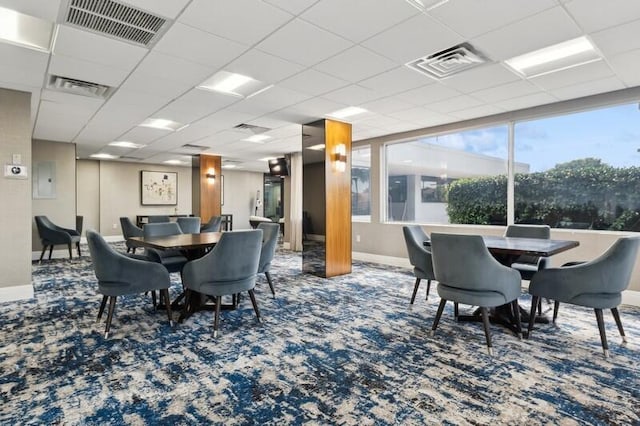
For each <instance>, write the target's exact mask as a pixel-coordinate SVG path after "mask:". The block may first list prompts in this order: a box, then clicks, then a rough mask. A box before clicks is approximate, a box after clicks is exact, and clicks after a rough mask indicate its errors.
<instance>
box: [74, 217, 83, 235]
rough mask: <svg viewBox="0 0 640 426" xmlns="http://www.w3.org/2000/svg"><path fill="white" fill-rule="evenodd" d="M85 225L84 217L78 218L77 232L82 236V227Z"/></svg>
mask: <svg viewBox="0 0 640 426" xmlns="http://www.w3.org/2000/svg"><path fill="white" fill-rule="evenodd" d="M83 224H84V216H76V231H78V234H82V225H83Z"/></svg>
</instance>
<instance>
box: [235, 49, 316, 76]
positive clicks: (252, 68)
mask: <svg viewBox="0 0 640 426" xmlns="http://www.w3.org/2000/svg"><path fill="white" fill-rule="evenodd" d="M224 69H225V70H226V71H229V72H235V73H238V74H243V75H246V76H249V77H251V78H254V79H256V80H259V81H263V82H265V83H270V84H273V83H277V82H279V81H281V80H283V79H285V78H287V77H289V76H292V75H294V74H296V73H299V72H300V71H302V70H303V69H304V67H303V66H302V65H298V64H295V63H293V62H289V61H286V60H284V59H281V58H278V57H276V56H273V55H269V54H268V53H265V52H261V51H259V50H256V49H252V50H250V51H248V52H247V53H245V54H244V55H242V56H240V57H239V58H237V59H236V60H234V61H233V62H232V63H230V64H229V65H227V66H225V67H224Z"/></svg>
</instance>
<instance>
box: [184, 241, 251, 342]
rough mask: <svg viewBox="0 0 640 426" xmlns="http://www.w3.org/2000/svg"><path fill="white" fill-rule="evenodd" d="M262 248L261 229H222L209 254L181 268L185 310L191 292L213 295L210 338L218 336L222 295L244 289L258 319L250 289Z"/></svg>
mask: <svg viewBox="0 0 640 426" xmlns="http://www.w3.org/2000/svg"><path fill="white" fill-rule="evenodd" d="M261 249H262V230H261V229H253V230H246V231H233V232H225V233H224V234H222V237H220V241H219V242H218V244H216V246H215V247H214V248H213V249H211V251H210V252H209V253H207V254H206V255H204V256H203V257H201V258H199V259H196V260H192V261H190V262H189V263H187V264H186V265H185V266H184V268H183V269H182V283H183V285H184V287H185V289H186V295H185V296H186V302H185V309H186V310H187V311H188V310H190V309H191V305H192V303H193V301H192V297H193V296H194V295H193V292H196V293H200V294H205V295H208V296H212V297H215V302H216V306H215V309H216V311H215V312H216V313H215V320H214V328H213V330H214V331H213V337H217V336H218V324H219V322H220V305H221V304H222V296H225V295H229V294H230V295H234V294H238V293H240V292H243V291H247V292H248V293H249V297H251V303H252V304H253V309H254V310H255V312H256V317H257V318H258V322H260V311H259V309H258V304H257V302H256V297H255V294H254V292H253V289H254V287H255V285H256V275H257V273H258V264H259V262H260V251H261Z"/></svg>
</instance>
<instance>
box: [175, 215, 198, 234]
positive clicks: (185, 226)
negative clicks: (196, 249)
mask: <svg viewBox="0 0 640 426" xmlns="http://www.w3.org/2000/svg"><path fill="white" fill-rule="evenodd" d="M177 221H178V225H179V226H180V229H181V230H182V233H183V234H199V233H200V218H199V217H198V216H192V217H179V218H178V219H177Z"/></svg>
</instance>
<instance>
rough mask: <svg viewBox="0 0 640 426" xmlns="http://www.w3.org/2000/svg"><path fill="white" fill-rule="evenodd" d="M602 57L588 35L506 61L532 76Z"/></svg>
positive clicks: (525, 75)
mask: <svg viewBox="0 0 640 426" xmlns="http://www.w3.org/2000/svg"><path fill="white" fill-rule="evenodd" d="M601 59H602V57H601V56H600V54H599V53H598V52H597V50H596V49H595V47H594V46H593V44H592V43H591V41H589V39H588V38H587V37H578V38H575V39H573V40H568V41H565V42H562V43H558V44H554V45H553V46H548V47H545V48H542V49H539V50H535V51H533V52H529V53H525V54H524V55H520V56H516V57H515V58H511V59H508V60H506V61H504V62H505V63H506V64H507V65H508V66H509V67H510V68H512V69H513V70H515V71H516V72H517V73H519V74H521V75H523V76H524V77H527V78H532V77H537V76H541V75H545V74H549V73H552V72H556V71H561V70H565V69H568V68H573V67H577V66H579V65H584V64H588V63H591V62H595V61H599V60H601Z"/></svg>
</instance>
